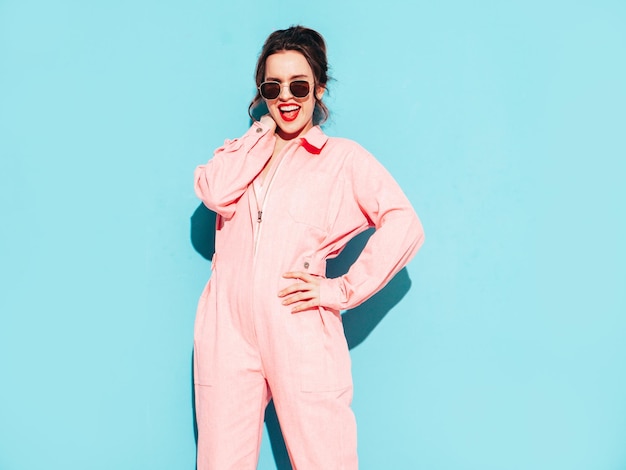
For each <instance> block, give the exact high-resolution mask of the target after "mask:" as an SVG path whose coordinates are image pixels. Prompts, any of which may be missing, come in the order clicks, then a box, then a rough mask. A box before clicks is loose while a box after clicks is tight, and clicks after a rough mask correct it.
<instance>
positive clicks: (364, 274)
mask: <svg viewBox="0 0 626 470" xmlns="http://www.w3.org/2000/svg"><path fill="white" fill-rule="evenodd" d="M354 157H355V158H353V159H352V162H351V174H352V188H353V196H354V198H355V200H356V202H357V203H358V205H359V207H360V210H361V212H362V214H363V215H364V216H365V217H366V218H367V219H368V221H369V225H370V226H374V227H375V228H376V230H375V232H374V234H373V235H372V236H371V237H370V239H369V241H368V243H367V245H366V246H365V248H364V250H363V252H362V253H361V254H360V256H359V258H358V259H357V260H356V261H355V262H354V264H353V265H352V266H351V268H350V270H349V271H348V272H347V273H346V274H345V275H343V276H341V277H337V278H333V279H322V280H321V284H320V303H321V305H323V306H326V307H330V308H335V309H339V310H345V309H349V308H353V307H356V306H357V305H359V304H360V303H362V302H364V301H365V300H367V299H368V298H369V297H371V296H372V295H374V294H375V293H376V292H378V291H379V290H380V289H381V288H382V287H384V286H385V284H386V283H387V282H389V280H391V278H392V277H393V276H394V275H395V274H397V273H398V272H399V271H400V270H401V269H402V268H403V267H404V266H405V265H406V264H407V263H408V262H409V261H410V260H411V258H412V257H413V256H414V255H415V254H416V253H417V251H418V250H419V248H420V247H421V245H422V244H423V242H424V231H423V228H422V224H421V222H420V220H419V218H418V216H417V214H416V213H415V211H414V210H413V207H412V206H411V203H410V202H409V200H408V199H407V197H406V196H405V195H404V193H403V192H402V190H401V189H400V187H399V186H398V184H397V183H396V182H395V180H394V179H393V177H392V176H391V175H390V174H389V173H388V172H387V170H386V169H385V168H384V167H383V166H382V165H381V164H380V163H379V162H378V161H376V159H375V158H374V157H373V156H371V155H370V154H369V153H367V152H365V151H363V153H360V152H359V154H358V155H355V156H354Z"/></svg>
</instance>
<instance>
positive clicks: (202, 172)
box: [194, 122, 424, 470]
mask: <svg viewBox="0 0 626 470" xmlns="http://www.w3.org/2000/svg"><path fill="white" fill-rule="evenodd" d="M274 142H275V137H274V135H273V133H272V132H270V131H269V129H268V128H267V127H265V126H263V125H262V124H260V123H258V122H257V123H254V124H253V125H252V126H251V128H250V129H249V130H248V131H247V132H246V133H245V134H244V135H243V136H242V137H241V138H240V139H236V140H233V141H227V142H226V143H225V145H224V146H223V147H221V148H219V149H218V150H217V151H216V152H215V155H214V157H213V158H212V159H211V160H210V161H209V162H208V163H207V164H206V165H200V166H198V168H197V169H196V172H195V189H196V193H197V195H198V196H199V197H200V198H201V199H202V201H203V202H204V204H205V205H206V206H207V207H208V208H210V209H212V210H213V211H215V212H217V214H218V217H217V233H216V239H215V257H214V260H213V263H212V270H213V273H212V275H211V278H210V280H209V282H208V284H207V286H206V288H205V291H204V292H203V295H202V297H201V299H200V303H199V307H198V314H197V318H196V326H195V335H194V345H195V356H194V359H195V361H194V367H195V379H194V380H195V384H196V397H197V404H196V407H197V421H198V439H199V440H198V469H199V470H204V469H220V470H222V469H227V468H238V469H241V468H251V469H252V468H256V460H257V459H258V451H259V449H258V446H259V442H260V432H261V429H262V418H263V409H264V407H265V405H266V404H267V401H268V400H269V397H270V395H271V396H273V397H274V402H275V407H276V410H277V414H278V417H279V421H280V424H281V429H282V431H283V435H284V437H285V441H286V444H287V448H288V451H289V454H290V458H291V460H292V464H293V466H294V468H296V469H299V470H303V469H320V468H324V469H334V468H337V469H339V468H341V469H353V468H357V457H356V425H355V421H354V416H353V414H352V411H351V409H350V403H351V399H352V379H351V375H350V357H349V353H348V348H347V345H346V341H345V337H344V334H343V327H342V324H341V316H340V314H339V311H340V310H343V309H348V308H352V307H355V306H356V305H358V304H360V303H361V302H363V301H365V300H366V299H367V298H369V297H370V296H371V295H373V294H374V293H375V292H377V291H378V290H379V289H381V288H382V287H383V286H384V285H385V284H386V283H387V282H388V281H389V280H390V279H391V278H392V277H393V276H394V275H395V274H396V273H397V272H398V271H399V270H400V269H402V267H403V266H405V265H406V263H408V262H409V260H410V259H411V258H412V257H413V256H414V255H415V253H416V252H417V250H418V249H419V247H420V246H421V244H422V243H423V240H424V235H423V230H422V226H421V223H420V221H419V219H418V217H417V215H416V214H415V212H414V210H413V208H412V207H411V204H410V203H409V201H408V200H407V198H406V197H405V195H404V194H403V192H402V191H401V189H400V188H399V187H398V185H397V184H396V182H395V181H394V180H393V178H392V177H391V176H390V175H389V173H388V172H387V171H386V170H385V169H384V168H383V167H382V166H381V165H380V164H379V163H378V162H377V161H376V160H375V159H374V157H372V156H371V155H370V154H369V153H368V152H367V151H366V150H364V149H363V148H362V147H360V146H359V145H358V144H356V143H355V142H353V141H350V140H347V139H340V138H329V137H327V136H326V135H325V134H324V133H323V132H322V131H321V129H320V128H319V127H314V128H312V129H311V130H310V131H309V132H308V133H307V134H306V135H305V136H304V137H303V138H302V139H295V140H294V141H292V142H290V143H288V144H287V146H286V147H285V149H284V150H283V157H282V161H281V162H280V166H279V167H277V169H276V172H275V175H274V178H273V179H272V181H271V183H270V186H268V187H267V188H266V189H267V196H266V198H265V202H264V205H263V208H262V211H263V215H262V222H260V223H259V222H257V217H256V214H257V207H256V200H255V198H254V195H253V191H252V184H251V183H252V182H253V181H254V179H255V177H256V176H257V175H258V174H259V173H260V172H261V170H262V169H263V167H264V166H265V164H266V163H267V161H268V160H269V158H270V157H271V154H272V151H273V148H274ZM254 224H258V225H257V226H256V231H255V227H254ZM370 226H373V227H376V231H375V233H374V234H373V235H372V237H370V239H369V241H368V243H367V246H366V247H365V249H364V250H363V252H362V253H361V255H360V256H359V258H358V260H357V261H356V262H355V263H354V264H353V265H352V267H351V268H350V270H349V271H348V273H346V274H345V275H344V276H341V277H339V278H335V279H326V278H324V275H325V267H326V259H328V258H331V257H334V256H337V255H338V254H339V252H340V251H341V250H342V249H343V247H344V246H345V244H346V243H347V242H348V241H349V240H350V239H351V238H352V237H354V236H355V235H356V234H358V233H360V232H362V231H364V230H365V229H367V228H368V227H370ZM287 271H305V272H309V273H311V274H316V275H318V276H321V277H322V278H323V279H322V280H321V285H320V297H321V304H322V306H321V307H320V308H317V309H311V310H307V311H305V312H301V313H297V314H292V313H291V312H290V307H285V306H283V305H282V304H281V299H280V298H279V297H278V292H279V290H281V289H283V288H285V287H287V286H288V285H290V284H292V283H293V282H294V281H293V280H291V279H283V278H282V274H283V273H285V272H287Z"/></svg>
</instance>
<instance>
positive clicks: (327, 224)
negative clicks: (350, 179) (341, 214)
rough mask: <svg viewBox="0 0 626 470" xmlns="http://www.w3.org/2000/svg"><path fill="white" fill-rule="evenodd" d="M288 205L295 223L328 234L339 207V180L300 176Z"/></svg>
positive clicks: (323, 175) (317, 174) (318, 174)
mask: <svg viewBox="0 0 626 470" xmlns="http://www.w3.org/2000/svg"><path fill="white" fill-rule="evenodd" d="M294 183H295V184H294V187H293V190H292V191H291V192H290V193H289V195H288V197H289V202H288V204H287V207H288V211H289V215H290V217H291V218H292V219H293V220H294V221H295V222H298V223H301V224H306V225H310V226H312V227H316V228H318V229H321V230H324V231H326V232H328V231H330V228H331V226H332V223H333V221H334V220H335V218H336V216H337V213H338V211H339V206H340V204H341V200H340V199H341V193H342V191H341V186H342V183H343V181H342V179H341V178H337V177H336V176H334V175H331V174H328V173H324V172H321V171H314V172H303V173H301V174H300V175H299V176H298V177H297V178H296V179H295V182H294Z"/></svg>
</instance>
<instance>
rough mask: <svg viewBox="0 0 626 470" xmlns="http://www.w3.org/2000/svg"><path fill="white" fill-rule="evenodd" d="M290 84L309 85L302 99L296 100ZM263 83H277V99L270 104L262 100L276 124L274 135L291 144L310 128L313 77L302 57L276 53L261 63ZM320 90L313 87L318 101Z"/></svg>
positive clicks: (285, 52)
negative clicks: (290, 141) (278, 91)
mask: <svg viewBox="0 0 626 470" xmlns="http://www.w3.org/2000/svg"><path fill="white" fill-rule="evenodd" d="M294 80H306V81H307V82H309V86H310V91H309V94H308V95H307V96H305V97H304V98H296V97H295V96H293V94H292V93H291V91H290V90H289V84H290V83H291V82H292V81H294ZM264 81H273V82H279V83H280V84H281V90H280V95H278V98H276V99H273V100H268V99H265V103H266V104H267V109H268V110H269V112H270V116H272V118H273V119H274V121H276V126H277V127H278V129H277V133H278V135H279V136H280V137H281V138H283V139H285V140H291V139H294V138H296V137H299V136H301V135H304V134H305V133H306V132H307V131H308V130H309V129H311V127H313V111H314V109H315V97H314V95H313V87H314V83H315V80H314V77H313V71H312V70H311V66H310V65H309V63H308V62H307V60H306V59H305V57H304V56H303V55H302V54H301V53H300V52H297V51H280V52H277V53H276V54H272V55H271V56H269V57H268V58H267V59H266V60H265V78H264ZM323 93H324V87H322V86H318V87H317V97H318V98H321V97H322V94H323Z"/></svg>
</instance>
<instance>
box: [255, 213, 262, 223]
mask: <svg viewBox="0 0 626 470" xmlns="http://www.w3.org/2000/svg"><path fill="white" fill-rule="evenodd" d="M258 212H259V213H258V216H257V218H256V221H257V222H258V223H261V216H262V215H263V211H258Z"/></svg>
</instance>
